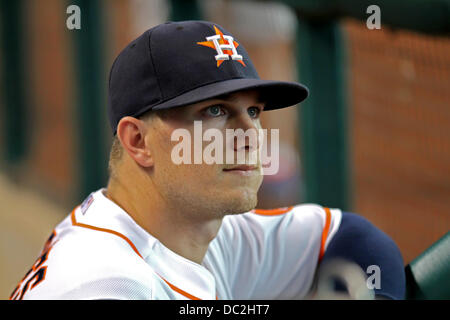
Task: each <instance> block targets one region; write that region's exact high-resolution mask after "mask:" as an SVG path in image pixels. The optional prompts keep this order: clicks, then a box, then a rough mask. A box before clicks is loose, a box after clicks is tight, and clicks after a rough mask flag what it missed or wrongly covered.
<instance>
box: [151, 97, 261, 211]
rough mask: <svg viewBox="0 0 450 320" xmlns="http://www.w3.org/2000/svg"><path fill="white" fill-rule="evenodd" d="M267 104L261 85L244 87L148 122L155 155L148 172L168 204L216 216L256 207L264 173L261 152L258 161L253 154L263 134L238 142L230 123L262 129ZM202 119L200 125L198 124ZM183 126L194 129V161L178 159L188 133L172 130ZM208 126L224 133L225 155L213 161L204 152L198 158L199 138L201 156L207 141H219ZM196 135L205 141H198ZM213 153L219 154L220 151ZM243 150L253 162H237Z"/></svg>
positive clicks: (233, 125) (243, 127) (152, 152)
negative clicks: (206, 135)
mask: <svg viewBox="0 0 450 320" xmlns="http://www.w3.org/2000/svg"><path fill="white" fill-rule="evenodd" d="M263 108H264V103H263V102H259V101H258V93H257V92H256V91H241V92H237V93H233V94H229V95H226V96H221V97H217V98H214V99H210V100H207V101H203V102H200V103H196V104H192V105H189V106H184V107H179V108H174V109H169V110H164V111H162V112H160V113H159V114H158V116H156V117H155V118H154V119H153V120H152V121H151V122H150V123H149V130H148V134H147V136H146V139H148V145H149V146H150V147H149V148H150V151H151V154H152V157H153V159H154V166H153V167H152V168H151V169H150V170H149V172H148V174H149V177H150V179H151V180H152V183H153V185H154V187H155V189H156V190H158V191H159V193H160V196H161V197H162V198H163V199H164V201H166V205H168V206H169V207H170V208H172V209H175V210H176V211H180V209H182V210H184V211H186V212H194V213H196V214H197V213H198V215H199V218H201V219H204V218H207V217H210V218H217V217H221V216H223V215H225V214H233V213H243V212H247V211H249V210H251V209H253V208H254V207H255V206H256V203H257V191H258V189H259V187H260V185H261V183H262V180H263V175H262V168H261V161H260V157H257V160H256V161H253V160H250V158H249V156H250V154H253V155H255V154H258V148H260V143H259V140H257V141H256V143H255V140H253V141H252V140H251V139H245V141H242V142H243V143H242V144H240V145H239V144H238V143H237V138H234V137H231V136H228V138H227V129H233V130H236V129H242V130H243V131H246V130H248V129H251V130H250V131H253V132H254V133H257V132H258V129H261V123H260V113H261V112H262V110H263ZM194 121H195V122H196V125H197V128H196V129H194V127H195V126H194ZM197 121H201V122H197ZM200 123H201V131H199V126H198V125H199V124H200ZM180 129H185V131H184V132H185V133H186V132H189V134H190V154H191V156H190V157H189V159H190V160H191V161H190V164H185V163H181V164H176V163H175V162H176V161H175V162H174V157H173V155H174V148H175V147H176V146H177V145H178V148H179V147H180V145H181V142H183V143H186V142H189V141H184V139H183V141H181V139H177V140H175V141H172V139H171V137H172V134H173V133H174V132H175V130H178V131H177V132H180ZM208 129H217V130H216V132H219V131H220V133H221V137H222V138H223V139H222V144H223V146H222V148H223V150H222V154H223V158H222V159H223V160H222V161H216V162H219V163H212V164H208V163H206V162H205V158H202V159H201V163H200V164H194V152H195V150H194V145H195V144H196V143H197V146H198V145H199V144H198V143H200V145H201V146H202V147H201V151H200V153H201V155H200V156H202V155H205V153H204V152H203V151H205V148H206V147H207V146H208V145H210V148H211V143H212V142H214V143H215V142H217V141H215V138H212V139H211V140H210V141H203V140H204V139H203V138H202V137H203V133H204V132H205V131H207V130H208ZM194 131H196V132H197V134H195V132H194ZM210 131H211V130H210ZM199 132H201V135H199V134H198V133H199ZM229 132H230V130H228V133H229ZM197 138H200V140H201V141H200V142H199V141H194V139H197ZM197 140H198V139H197ZM184 145H186V144H184ZM214 145H215V146H218V145H219V146H220V144H218V145H217V144H214ZM177 150H179V149H177ZM197 150H198V149H197ZM210 150H211V149H210ZM185 151H186V150H185ZM216 151H217V150H216ZM252 152H253V153H252ZM176 154H179V152H177V153H176ZM208 154H210V155H215V154H216V152H209V153H208ZM238 154H240V155H241V156H242V155H244V157H245V162H246V164H249V163H251V164H249V166H247V167H242V162H238V159H237V156H238ZM197 155H198V154H197ZM227 155H228V157H230V156H231V159H233V161H232V163H230V161H227V160H226V156H227ZM216 159H217V158H216ZM229 159H230V158H229ZM239 169H240V170H239ZM205 213H206V215H207V216H205ZM209 214H210V215H209Z"/></svg>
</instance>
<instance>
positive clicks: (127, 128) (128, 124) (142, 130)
mask: <svg viewBox="0 0 450 320" xmlns="http://www.w3.org/2000/svg"><path fill="white" fill-rule="evenodd" d="M116 134H117V138H118V139H119V140H120V142H121V144H122V147H123V148H124V149H125V150H126V152H127V153H128V155H129V156H130V157H131V158H133V160H134V161H136V162H137V163H138V164H139V165H140V166H142V167H151V166H153V157H152V155H151V152H150V149H149V147H148V145H146V143H145V140H146V139H145V136H146V134H147V126H146V124H145V122H144V121H142V120H139V119H136V118H133V117H123V118H122V119H120V121H119V123H118V125H117V133H116Z"/></svg>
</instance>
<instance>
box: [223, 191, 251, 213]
mask: <svg viewBox="0 0 450 320" xmlns="http://www.w3.org/2000/svg"><path fill="white" fill-rule="evenodd" d="M233 193H234V194H233V196H231V197H230V198H229V199H228V201H227V203H226V206H227V209H226V212H227V214H240V213H245V212H248V211H250V210H253V209H254V208H255V207H256V204H257V203H258V196H257V192H256V191H254V190H251V191H250V190H235V192H233Z"/></svg>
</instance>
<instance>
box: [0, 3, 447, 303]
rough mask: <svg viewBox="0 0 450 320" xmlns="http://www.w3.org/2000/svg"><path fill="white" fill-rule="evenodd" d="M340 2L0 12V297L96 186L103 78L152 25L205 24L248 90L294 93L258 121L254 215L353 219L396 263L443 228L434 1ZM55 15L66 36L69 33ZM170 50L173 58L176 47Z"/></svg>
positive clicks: (12, 6) (441, 103)
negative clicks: (264, 87)
mask: <svg viewBox="0 0 450 320" xmlns="http://www.w3.org/2000/svg"><path fill="white" fill-rule="evenodd" d="M371 4H374V3H372V1H364V0H347V1H342V0H341V1H331V0H330V1H329V0H327V1H325V0H320V1H319V0H298V1H294V0H290V1H289V0H285V1H236V0H235V1H231V0H228V1H226V0H203V1H201V0H198V1H186V0H184V1H181V0H172V1H169V0H147V1H144V0H129V1H126V0H77V1H65V0H16V1H10V0H0V119H1V126H0V203H1V206H0V208H1V209H0V235H1V238H0V298H1V299H7V298H8V297H9V294H10V292H11V291H12V289H13V288H14V287H15V285H16V284H17V282H18V281H19V280H20V279H21V277H22V276H23V275H24V274H25V272H26V271H27V270H28V268H29V267H30V266H31V264H32V263H33V262H34V260H35V259H36V257H37V256H38V254H39V252H40V250H41V247H42V245H43V243H44V242H45V240H46V238H47V237H48V235H49V234H50V233H51V231H52V229H53V227H54V225H55V224H57V223H58V222H59V221H61V220H62V219H63V218H64V217H65V215H67V214H68V213H69V212H70V211H71V210H72V209H73V208H74V207H75V206H76V205H78V204H79V203H80V202H81V201H82V200H83V199H84V197H86V196H87V195H88V194H89V193H90V192H91V191H94V190H97V189H98V188H100V187H103V186H105V185H106V181H107V162H108V154H109V148H110V143H111V138H112V135H111V131H110V128H109V124H108V120H107V115H106V103H107V80H108V73H109V68H110V66H111V64H112V62H113V60H114V58H115V57H116V56H117V54H118V53H119V52H120V51H121V50H122V49H123V48H124V47H125V46H126V45H127V43H128V42H130V41H131V40H132V39H134V38H136V37H137V36H139V35H140V34H142V33H143V32H144V31H145V30H146V29H148V28H151V27H153V26H155V25H157V24H159V23H163V22H165V21H167V20H187V19H203V20H210V21H214V22H217V23H218V24H220V25H222V26H223V27H224V28H225V29H227V30H228V31H229V32H231V33H232V34H233V35H234V37H235V38H236V39H237V40H238V41H239V42H240V43H243V45H244V46H245V48H246V49H247V51H248V52H249V54H250V56H251V57H252V60H253V62H254V64H255V66H256V68H257V70H258V72H259V75H260V77H261V78H265V79H279V80H298V81H300V82H302V83H304V84H306V85H307V86H308V87H309V88H310V97H309V98H308V100H307V101H305V102H304V103H302V104H301V106H299V107H292V108H287V109H283V110H277V111H270V112H267V113H264V115H263V118H262V121H263V126H264V127H265V128H268V129H270V128H274V129H279V130H280V157H281V159H280V163H281V164H280V171H279V173H278V174H277V175H274V176H266V177H265V180H264V183H263V186H262V188H261V190H260V196H259V199H260V200H259V204H258V207H260V208H273V207H280V206H286V205H290V204H295V203H304V202H309V203H318V204H321V205H324V206H329V207H338V208H342V209H345V210H349V211H353V212H356V213H358V214H361V215H363V216H365V217H367V218H368V219H369V220H371V221H372V222H373V223H374V224H375V225H377V226H378V227H379V228H381V229H382V230H383V231H385V232H386V233H387V234H388V235H389V236H391V237H392V238H393V239H394V240H395V241H396V243H397V244H398V245H399V247H400V249H401V251H402V253H403V256H404V259H405V264H406V263H408V262H410V261H411V260H412V259H414V258H415V257H416V256H417V255H419V254H420V253H421V252H422V251H423V250H425V249H426V248H428V247H429V246H430V245H431V244H432V243H433V242H434V241H436V240H437V239H438V238H440V237H441V236H442V235H444V234H445V233H446V232H447V231H448V230H449V229H450V136H449V132H450V130H449V129H450V108H449V107H450V39H449V31H450V2H449V1H448V0H440V1H439V0H432V1H431V0H430V1H425V0H408V1H406V0H397V1H387V0H383V1H377V3H375V4H377V5H378V6H379V8H380V9H381V29H374V30H370V29H369V28H368V27H367V25H366V20H367V19H368V18H369V16H370V15H371V14H370V13H367V12H366V9H367V7H368V6H369V5H371ZM70 5H77V6H78V7H79V8H80V10H81V29H79V30H76V29H75V30H69V29H68V28H67V25H66V21H67V19H68V18H69V16H70V15H71V14H70V13H69V14H68V13H67V12H66V10H67V8H68V7H69V6H70ZM180 50H182V48H180Z"/></svg>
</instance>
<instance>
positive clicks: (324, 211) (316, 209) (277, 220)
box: [219, 203, 341, 236]
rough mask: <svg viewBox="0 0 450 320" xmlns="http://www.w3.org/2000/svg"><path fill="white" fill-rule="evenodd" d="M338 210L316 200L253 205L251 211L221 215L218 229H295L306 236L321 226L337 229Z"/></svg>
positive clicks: (224, 231)
mask: <svg viewBox="0 0 450 320" xmlns="http://www.w3.org/2000/svg"><path fill="white" fill-rule="evenodd" d="M340 220H341V211H340V210H339V209H334V208H327V207H323V206H320V205H318V204H312V203H307V204H297V205H293V206H287V207H282V208H275V209H254V210H252V211H249V212H246V213H243V214H237V215H228V216H226V217H225V218H224V220H223V224H222V228H221V230H220V232H219V234H220V233H222V234H225V235H228V236H233V234H235V233H236V232H240V231H242V230H248V231H251V232H257V233H258V232H262V233H267V232H272V231H275V230H278V231H282V230H285V231H288V230H296V231H303V232H304V233H305V234H308V235H309V236H321V235H322V233H323V231H324V228H325V227H327V228H328V229H329V230H328V231H329V232H331V231H333V230H336V229H337V227H338V226H339V224H340Z"/></svg>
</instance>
